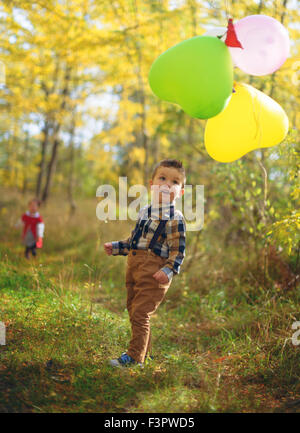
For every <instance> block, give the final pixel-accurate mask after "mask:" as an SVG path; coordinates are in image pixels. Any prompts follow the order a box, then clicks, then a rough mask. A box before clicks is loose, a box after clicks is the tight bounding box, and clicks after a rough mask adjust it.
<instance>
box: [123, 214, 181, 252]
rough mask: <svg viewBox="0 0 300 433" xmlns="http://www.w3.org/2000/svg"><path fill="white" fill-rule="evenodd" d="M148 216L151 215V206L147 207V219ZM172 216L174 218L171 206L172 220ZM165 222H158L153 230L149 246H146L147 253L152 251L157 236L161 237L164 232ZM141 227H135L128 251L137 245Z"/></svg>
mask: <svg viewBox="0 0 300 433" xmlns="http://www.w3.org/2000/svg"><path fill="white" fill-rule="evenodd" d="M150 215H151V206H149V208H148V217H150ZM173 216H174V208H173V207H172V206H171V207H170V218H173ZM167 221H168V220H166V219H165V220H159V224H158V227H157V229H156V230H155V232H154V235H153V237H152V239H151V241H150V244H149V246H148V251H151V250H153V248H154V246H155V243H156V241H157V239H158V238H159V236H160V235H161V233H162V231H163V230H164V228H165V225H166V223H167ZM144 224H145V223H144ZM143 226H144V225H142V226H139V225H137V227H136V230H135V232H134V236H133V238H132V241H131V243H130V249H136V245H137V242H138V239H139V237H140V235H141V232H142V228H143ZM138 234H139V236H137V235H138Z"/></svg>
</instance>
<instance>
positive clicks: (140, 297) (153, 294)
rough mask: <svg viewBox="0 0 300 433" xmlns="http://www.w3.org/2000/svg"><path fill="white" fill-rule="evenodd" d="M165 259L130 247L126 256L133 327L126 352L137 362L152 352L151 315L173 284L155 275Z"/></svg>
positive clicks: (151, 252)
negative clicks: (163, 281)
mask: <svg viewBox="0 0 300 433" xmlns="http://www.w3.org/2000/svg"><path fill="white" fill-rule="evenodd" d="M165 262H166V259H164V258H162V257H159V256H157V255H156V254H155V253H153V251H144V250H130V251H129V254H128V256H127V271H126V288H127V310H128V313H129V318H130V323H131V330H132V337H131V340H130V343H129V348H128V350H127V354H128V355H129V356H131V357H132V358H133V359H134V360H135V361H137V362H144V359H145V356H146V354H147V353H151V333H150V316H151V315H152V314H153V313H154V312H155V311H156V309H157V307H158V306H159V304H160V303H161V301H162V300H163V299H164V296H165V294H166V293H167V290H168V288H169V287H170V284H171V281H170V282H168V283H166V284H159V283H158V281H156V280H155V278H153V274H155V272H157V271H158V270H159V269H161V268H162V267H163V266H164V264H165Z"/></svg>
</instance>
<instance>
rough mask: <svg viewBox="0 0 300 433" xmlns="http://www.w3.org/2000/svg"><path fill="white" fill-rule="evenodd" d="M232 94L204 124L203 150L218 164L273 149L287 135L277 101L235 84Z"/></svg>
mask: <svg viewBox="0 0 300 433" xmlns="http://www.w3.org/2000/svg"><path fill="white" fill-rule="evenodd" d="M234 90H235V93H233V94H232V96H231V99H230V101H229V103H228V105H227V107H226V108H225V109H224V110H223V111H222V112H221V113H219V114H218V115H217V116H215V117H212V118H210V119H208V121H207V123H206V128H205V134H204V143H205V147H206V150H207V152H208V154H209V155H210V156H211V157H212V158H213V159H215V160H216V161H219V162H232V161H235V160H237V159H239V158H241V157H242V156H243V155H245V154H246V153H248V152H250V151H252V150H254V149H259V148H262V147H271V146H275V145H276V144H279V143H280V142H281V141H282V140H283V139H284V138H285V136H286V134H287V132H288V127H289V120H288V117H287V115H286V114H285V111H284V110H283V108H282V107H281V106H280V105H279V104H278V103H277V102H276V101H274V100H273V99H272V98H270V97H269V96H267V95H265V94H264V93H263V92H260V91H259V90H257V89H255V88H254V87H252V86H249V85H248V84H240V83H235V86H234Z"/></svg>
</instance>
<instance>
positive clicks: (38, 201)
mask: <svg viewBox="0 0 300 433" xmlns="http://www.w3.org/2000/svg"><path fill="white" fill-rule="evenodd" d="M32 202H35V203H36V204H37V205H38V207H40V206H41V201H40V200H39V199H38V198H36V197H35V198H32V199H31V200H29V202H28V204H29V203H32Z"/></svg>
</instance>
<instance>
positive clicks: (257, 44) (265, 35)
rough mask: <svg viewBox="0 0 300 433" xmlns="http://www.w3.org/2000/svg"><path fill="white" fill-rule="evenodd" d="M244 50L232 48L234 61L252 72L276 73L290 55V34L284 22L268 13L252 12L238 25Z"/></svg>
mask: <svg viewBox="0 0 300 433" xmlns="http://www.w3.org/2000/svg"><path fill="white" fill-rule="evenodd" d="M234 28H235V31H236V34H237V37H238V39H239V41H240V42H241V44H242V46H243V49H241V48H232V47H229V50H230V53H231V55H232V58H233V60H234V63H235V64H236V65H237V66H238V67H239V68H240V69H241V70H242V71H244V72H246V73H247V74H250V75H267V74H272V73H273V72H275V71H276V70H277V69H279V68H280V66H281V65H282V64H283V63H284V62H285V60H286V58H287V56H288V54H289V45H290V44H289V35H288V32H287V30H286V29H285V28H284V27H283V25H282V24H281V23H280V22H279V21H277V20H275V19H274V18H271V17H268V16H266V15H251V16H249V17H245V18H242V19H241V20H240V21H237V22H236V23H235V24H234Z"/></svg>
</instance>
